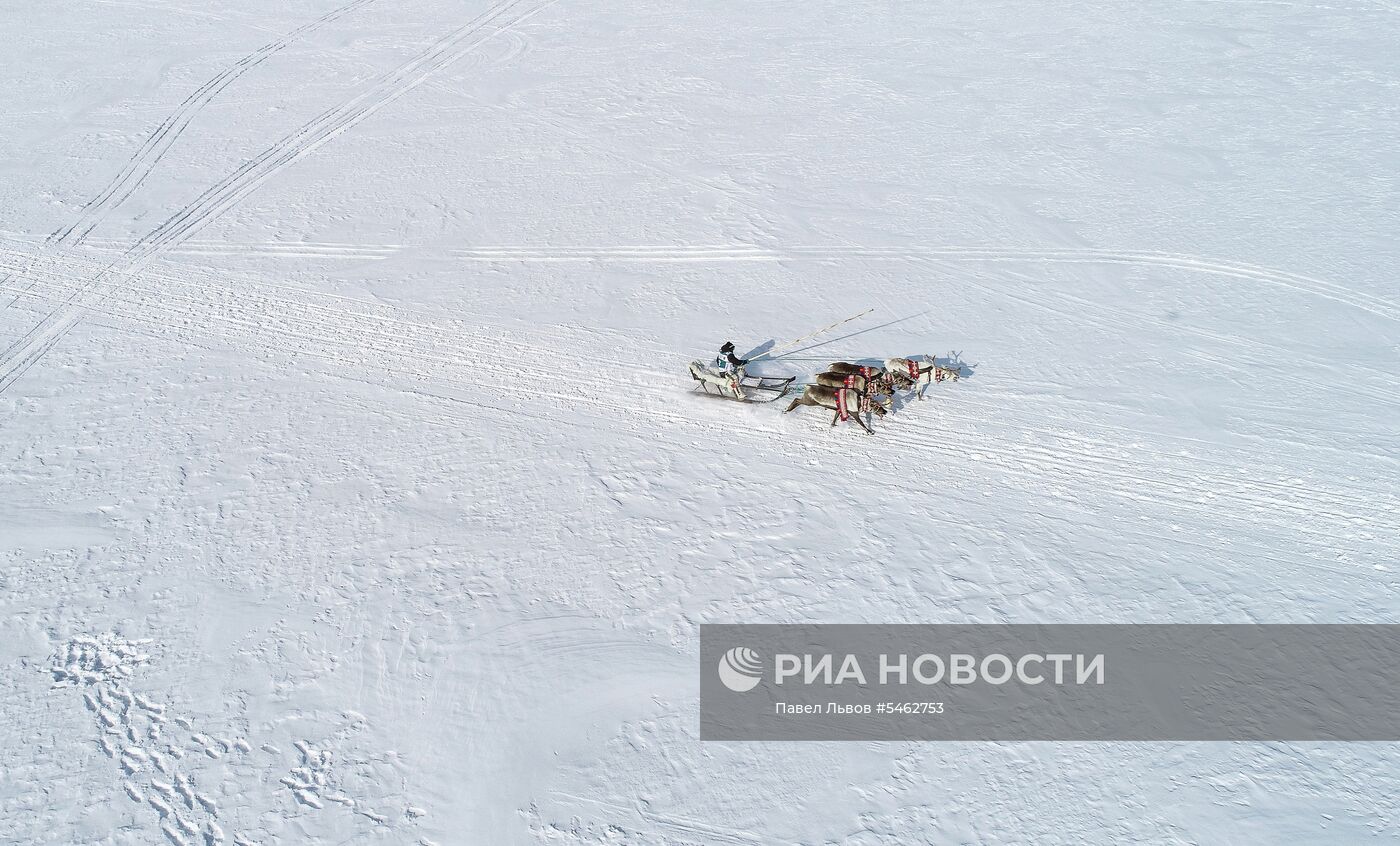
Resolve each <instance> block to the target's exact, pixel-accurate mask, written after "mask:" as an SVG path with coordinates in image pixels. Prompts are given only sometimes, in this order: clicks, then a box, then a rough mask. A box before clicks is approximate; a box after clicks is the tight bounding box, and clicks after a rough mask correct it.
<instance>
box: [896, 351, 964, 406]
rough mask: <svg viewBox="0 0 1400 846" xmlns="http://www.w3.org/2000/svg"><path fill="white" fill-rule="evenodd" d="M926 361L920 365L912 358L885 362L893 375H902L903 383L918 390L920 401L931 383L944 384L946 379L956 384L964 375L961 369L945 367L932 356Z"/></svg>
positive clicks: (927, 356)
mask: <svg viewBox="0 0 1400 846" xmlns="http://www.w3.org/2000/svg"><path fill="white" fill-rule="evenodd" d="M924 359H925V363H924V364H920V363H919V362H918V361H915V360H914V359H912V358H891V359H888V360H887V361H886V362H885V367H887V368H889V370H890V372H891V373H898V374H900V375H902V376H903V377H904V379H903V381H904V382H905V383H907V384H908V385H909V387H913V388H917V389H918V393H917V394H915V396H917V397H918V398H919V399H923V398H924V389H925V388H927V387H928V385H929V383H930V382H942V381H943V380H945V379H951V380H953V381H954V382H956V381H958V377H959V376H961V375H962V368H961V367H944V366H943V365H941V364H939V363H938V362H937V361H936V360H935V359H934V357H933V356H931V355H926V356H924Z"/></svg>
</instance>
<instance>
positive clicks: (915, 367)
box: [904, 358, 921, 382]
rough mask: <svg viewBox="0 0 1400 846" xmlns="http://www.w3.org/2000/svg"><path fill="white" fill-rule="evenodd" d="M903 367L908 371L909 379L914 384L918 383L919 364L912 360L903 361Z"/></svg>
mask: <svg viewBox="0 0 1400 846" xmlns="http://www.w3.org/2000/svg"><path fill="white" fill-rule="evenodd" d="M904 365H905V367H906V368H907V369H908V370H909V378H910V379H913V380H914V381H915V382H917V381H919V376H920V375H921V374H920V373H919V363H918V362H917V361H915V360H914V359H912V358H906V359H904Z"/></svg>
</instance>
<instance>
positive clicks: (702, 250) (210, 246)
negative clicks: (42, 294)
mask: <svg viewBox="0 0 1400 846" xmlns="http://www.w3.org/2000/svg"><path fill="white" fill-rule="evenodd" d="M90 246H93V247H97V248H99V249H105V250H113V249H120V246H119V245H116V244H114V243H113V242H105V243H95V242H94V243H91V244H90ZM405 249H409V248H408V247H406V246H405V245H402V244H341V243H335V242H267V243H256V244H229V243H224V242H215V241H187V242H184V243H183V244H182V245H181V246H179V247H177V248H173V249H171V250H169V252H170V253H172V254H179V255H208V256H237V255H251V256H280V257H284V258H323V259H347V260H374V259H383V258H389V257H391V256H394V255H396V254H398V253H401V252H403V251H404V250H405ZM446 254H447V255H448V256H450V257H452V258H456V259H460V260H464V261H476V262H486V263H512V262H520V263H532V264H533V263H543V264H548V263H568V262H579V263H587V262H640V263H651V262H655V263H665V262H699V263H705V262H728V261H736V262H765V261H767V262H792V261H842V260H863V261H893V262H911V261H920V260H930V259H938V260H945V261H959V262H964V263H976V262H995V263H1016V262H1026V263H1033V262H1042V263H1047V264H1123V265H1139V266H1158V267H1169V268H1174V269H1177V270H1188V271H1196V272H1201V273H1209V274H1212V275H1217V276H1228V277H1233V278H1238V279H1250V280H1254V281H1257V282H1263V283H1265V284H1270V285H1274V286H1276V287H1282V288H1288V289H1291V290H1295V291H1300V292H1303V293H1307V294H1311V295H1313V296H1318V297H1323V298H1325V299H1330V300H1333V301H1335V302H1340V303H1343V304H1345V305H1348V306H1350V307H1352V308H1357V309H1360V310H1362V311H1367V312H1370V313H1371V314H1374V315H1376V316H1378V317H1383V318H1385V319H1388V320H1394V321H1397V322H1400V303H1396V302H1393V301H1390V300H1387V299H1384V298H1381V297H1377V296H1374V295H1371V294H1366V293H1364V292H1360V291H1356V290H1353V289H1351V288H1346V287H1344V286H1341V285H1338V284H1336V283H1333V282H1328V281H1326V280H1323V279H1319V278H1317V277H1313V276H1305V275H1302V274H1298V273H1290V272H1288V271H1285V270H1280V269H1278V268H1272V267H1265V266H1263V265H1257V264H1249V263H1246V262H1240V261H1233V260H1225V259H1214V258H1210V257H1206V256H1198V255H1193V254H1190V253H1172V252H1160V251H1152V250H1109V249H1093V248H1075V249H1070V248H1065V249H1048V250H1030V249H1027V250H997V249H991V248H981V247H920V248H879V247H860V246H846V247H838V246H820V247H763V246H756V245H748V244H727V245H695V246H679V247H678V246H644V245H638V246H608V247H538V248H531V247H504V246H503V247H489V246H478V247H471V248H460V249H449V250H447V251H446Z"/></svg>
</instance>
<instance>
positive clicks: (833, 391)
mask: <svg viewBox="0 0 1400 846" xmlns="http://www.w3.org/2000/svg"><path fill="white" fill-rule="evenodd" d="M800 405H814V406H820V407H821V408H830V409H832V410H834V411H835V412H836V413H835V414H834V415H832V418H831V425H832V426H835V425H836V423H837V422H838V421H840V420H854V421H856V422H857V423H859V424H860V427H861V428H862V429H864V430H865V431H866V433H867V434H870V435H873V434H875V430H874V429H871V428H870V427H869V426H868V425H866V423H865V421H864V420H861V419H860V416H861V415H862V414H865V413H869V412H873V413H874V414H876V415H877V416H879V417H884V416H885V409H884V407H883V406H881V405H880V404H879V403H872V402H871V401H870V395H869V394H867V393H862V392H860V391H857V390H855V389H854V388H832V387H829V386H827V385H808V386H807V387H806V388H804V389H803V390H802V396H800V397H798V398H797V399H795V400H793V401H792V405H789V406H788V407H787V408H786V409H784V410H783V413H784V414H787V413H788V412H789V411H792V410H793V409H794V408H797V407H798V406H800Z"/></svg>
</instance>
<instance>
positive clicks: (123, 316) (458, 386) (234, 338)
mask: <svg viewBox="0 0 1400 846" xmlns="http://www.w3.org/2000/svg"><path fill="white" fill-rule="evenodd" d="M143 276H144V277H146V278H154V277H152V274H149V273H147V274H143ZM164 281H165V282H166V283H167V284H165V285H163V286H161V287H155V288H141V287H138V286H136V285H135V284H134V283H128V285H127V286H124V290H123V291H122V292H121V294H120V295H117V294H115V293H114V294H113V295H112V296H109V297H108V298H107V299H106V301H104V303H102V304H100V305H95V306H93V307H92V309H91V311H92V312H94V313H96V314H99V315H102V316H105V317H107V318H109V319H112V320H116V321H118V322H121V323H135V324H139V325H143V326H145V327H147V328H148V329H150V330H152V331H154V332H155V333H156V334H163V335H167V336H170V337H174V338H176V339H179V340H180V341H181V342H182V343H196V344H198V343H202V342H207V341H208V340H209V339H210V338H211V336H217V337H219V338H222V340H223V341H224V343H225V344H226V345H229V346H232V347H234V348H237V349H245V350H251V351H254V352H257V353H260V354H268V353H271V354H277V355H283V356H286V357H288V358H291V359H294V360H304V359H305V358H307V357H310V358H314V359H319V360H322V361H325V362H328V363H330V364H332V365H334V367H333V368H332V369H331V370H329V371H327V372H328V373H329V374H330V375H333V376H335V375H341V374H343V373H345V372H346V371H350V372H353V373H356V374H357V377H358V378H359V380H360V381H365V382H369V383H377V384H383V382H384V379H383V377H384V375H385V374H388V375H390V376H393V377H397V379H396V380H395V381H393V382H392V384H393V385H394V386H395V387H399V388H401V389H403V390H406V391H409V392H412V393H417V394H420V395H422V396H424V397H426V398H436V399H435V400H434V401H435V402H437V403H439V404H440V402H441V399H442V398H444V397H452V398H453V399H452V400H451V401H452V402H453V403H454V404H459V405H460V404H465V405H467V406H469V407H475V408H477V409H480V410H482V411H488V412H491V413H495V414H510V415H520V414H522V410H521V409H520V403H519V401H517V403H516V404H515V405H514V407H512V406H508V405H504V406H503V405H500V404H497V403H495V402H491V401H488V400H489V399H493V398H495V397H496V396H497V395H498V393H499V388H498V385H499V378H500V376H501V374H499V372H498V371H496V370H495V369H494V368H493V366H492V365H490V364H489V362H493V361H497V360H500V359H501V358H502V357H504V358H505V359H507V360H512V361H528V360H545V359H548V358H550V357H552V356H555V355H557V349H558V348H578V346H579V344H584V345H587V344H595V343H597V342H596V341H593V340H590V341H588V342H582V341H573V342H563V343H561V345H559V346H557V347H556V346H553V345H551V346H550V347H549V348H546V347H541V346H535V345H532V344H526V343H523V342H521V341H520V340H519V338H518V337H516V336H515V335H513V334H512V333H511V332H509V331H508V330H505V329H501V328H495V327H489V326H488V327H483V326H481V325H477V324H472V323H468V322H465V321H452V322H447V323H442V322H438V321H433V320H430V319H429V318H427V317H412V318H410V317H409V316H406V315H404V314H403V313H402V312H399V311H397V310H395V309H391V308H389V307H386V306H382V305H378V304H373V303H365V302H360V301H356V300H353V299H351V298H330V299H329V300H327V299H323V298H316V299H310V298H307V297H306V296H305V295H302V296H298V297H293V296H290V295H288V294H287V293H285V292H284V293H281V294H271V293H259V292H258V291H257V290H256V287H255V286H250V287H246V288H240V290H238V291H237V292H234V291H230V290H228V289H227V288H224V287H220V286H218V285H215V284H212V283H200V282H198V281H196V280H191V279H187V278H180V277H165V278H164ZM331 303H336V304H331ZM342 304H343V305H342ZM561 331H563V332H565V333H567V332H568V331H569V330H561ZM648 352H649V353H650V354H651V355H652V356H655V357H657V358H663V359H664V354H663V352H662V351H660V350H650V351H648ZM619 368H620V371H619V372H618V373H611V374H595V373H593V372H592V371H591V370H590V369H588V368H580V369H579V371H578V373H577V376H576V377H575V378H574V379H573V381H572V382H571V383H570V384H569V385H568V386H565V388H566V390H559V389H558V387H557V386H546V387H544V388H540V389H533V388H532V389H530V390H529V391H528V392H524V393H523V395H522V396H523V398H528V399H530V400H539V401H542V402H544V403H545V404H546V405H547V406H548V407H549V409H550V410H551V412H552V413H551V414H548V415H543V416H541V415H539V414H533V415H531V414H526V415H525V416H534V417H536V418H537V419H541V420H544V421H547V422H552V421H558V420H561V419H577V418H579V417H585V418H589V419H594V420H596V421H598V422H599V423H600V424H603V425H606V424H607V421H609V420H613V419H617V418H619V417H625V416H627V415H630V414H636V413H641V414H645V415H647V416H648V417H651V418H653V419H664V420H665V421H666V422H668V423H669V424H671V425H674V426H676V427H680V428H691V427H693V426H694V420H693V418H692V417H691V416H690V415H687V414H684V413H680V412H678V411H676V410H673V409H672V404H673V396H674V395H668V394H666V393H662V394H652V393H648V392H645V391H641V390H637V391H635V392H634V391H632V390H631V388H632V387H636V388H641V386H644V385H648V384H658V383H665V382H667V381H670V380H673V379H674V376H672V375H671V374H667V373H665V372H661V371H657V370H651V369H645V368H637V367H629V366H627V365H626V364H625V363H624V364H620V365H619ZM619 386H622V387H623V388H625V389H627V390H626V396H625V397H618V393H619ZM975 386H976V382H968V383H955V385H954V386H952V387H951V388H950V389H949V396H952V395H953V394H952V393H951V391H957V392H958V394H961V393H963V392H966V393H968V394H970V395H971V397H970V398H969V399H968V401H967V403H968V404H967V405H966V406H965V407H966V408H969V409H971V408H976V407H978V406H979V405H980V406H981V407H982V408H983V409H984V412H985V413H986V414H987V415H991V414H992V412H993V411H994V409H995V407H996V403H994V402H991V401H990V400H983V401H982V402H980V403H979V402H978V400H977V399H976V387H975ZM932 390H933V389H932V388H931V389H930V391H931V392H932ZM950 401H953V400H950ZM905 407H906V411H904V412H901V413H899V414H898V420H899V425H900V427H901V429H902V430H907V431H909V432H911V433H912V438H913V440H914V442H916V443H919V444H920V445H921V449H925V450H927V451H929V452H935V453H941V457H942V458H943V459H944V460H947V461H975V462H977V463H978V464H979V465H980V466H982V467H985V468H987V469H991V470H994V471H996V472H998V473H1000V474H1001V475H1003V476H1008V477H1014V478H1017V479H1030V480H1035V481H1038V482H1041V483H1043V484H1050V485H1054V484H1057V483H1060V482H1064V483H1072V484H1073V486H1074V487H1075V488H1076V489H1089V490H1100V491H1102V492H1104V493H1105V494H1106V495H1109V496H1112V497H1115V498H1120V499H1124V500H1128V501H1136V502H1155V503H1159V504H1164V505H1167V506H1169V507H1171V508H1173V509H1177V510H1188V511H1198V512H1209V513H1216V512H1220V511H1221V510H1222V509H1225V510H1227V511H1229V512H1230V513H1231V514H1233V515H1234V516H1235V518H1236V519H1239V520H1241V521H1249V522H1256V523H1266V524H1270V525H1274V526H1276V527H1278V528H1279V529H1280V530H1287V531H1292V532H1295V533H1297V534H1298V535H1301V536H1306V537H1308V538H1310V539H1311V540H1312V541H1314V542H1315V543H1316V544H1317V545H1318V546H1319V547H1323V548H1327V547H1331V546H1333V545H1334V544H1335V541H1336V539H1337V538H1338V537H1353V536H1355V535H1356V534H1357V533H1358V532H1360V531H1364V529H1365V527H1368V526H1383V525H1386V524H1387V521H1388V520H1389V517H1388V516H1387V515H1388V514H1390V513H1391V512H1392V509H1393V508H1395V507H1396V505H1397V503H1395V502H1394V497H1393V496H1391V495H1388V494H1387V493H1386V492H1385V491H1383V490H1379V489H1374V488H1364V489H1361V488H1358V489H1356V490H1348V489H1344V488H1341V487H1319V486H1318V485H1317V484H1315V483H1312V482H1308V483H1305V482H1304V480H1302V479H1297V478H1294V479H1291V480H1278V481H1268V480H1265V479H1261V478H1258V475H1257V468H1258V467H1259V466H1260V463H1261V462H1264V461H1266V459H1267V456H1266V455H1264V454H1260V455H1258V456H1253V457H1252V458H1251V459H1250V460H1246V458H1247V457H1246V456H1237V457H1236V460H1232V461H1224V460H1221V459H1212V458H1207V457H1202V456H1194V455H1192V456H1185V457H1183V456H1178V455H1170V454H1166V453H1163V452H1161V451H1159V450H1137V449H1129V448H1126V447H1124V446H1122V445H1117V446H1112V445H1110V444H1109V443H1108V442H1107V441H1105V440H1103V439H1101V438H1100V439H1094V438H1091V437H1086V436H1084V435H1082V434H1080V433H1079V430H1081V429H1083V428H1085V426H1084V425H1083V424H1082V423H1081V422H1080V421H1077V420H1076V421H1063V423H1064V425H1065V426H1072V429H1065V428H1057V429H1056V430H1054V431H1050V432H1045V431H1036V432H1030V431H1026V432H1019V433H1009V434H1008V436H1007V437H1005V438H1003V439H1002V440H1003V446H1004V449H1002V450H1000V451H992V450H982V449H977V448H969V447H965V446H959V445H953V444H949V443H948V442H947V440H946V438H944V437H941V435H943V434H944V430H942V429H941V428H939V427H938V426H936V425H935V424H932V423H929V422H926V421H927V418H926V415H921V414H919V413H918V410H919V409H920V408H921V407H923V408H934V407H935V406H934V405H930V404H925V403H917V402H914V403H912V404H910V403H906V405H905ZM806 416H811V417H812V418H813V419H815V418H816V417H819V416H820V415H806ZM457 420H458V421H460V422H465V420H464V419H463V418H457ZM449 425H453V424H450V423H449ZM1101 431H1102V430H1101ZM1119 431H1121V430H1119ZM749 435H750V436H752V437H754V438H756V439H758V440H769V439H771V434H770V433H768V432H765V431H763V430H761V429H754V430H751V431H750V432H749ZM903 440H908V439H903ZM753 446H754V448H756V449H757V448H759V444H758V443H755V444H753ZM863 452H865V453H866V454H868V455H871V456H876V455H878V456H881V457H882V458H883V459H884V460H885V462H886V464H887V466H889V467H891V468H892V467H895V466H897V465H898V463H899V462H900V461H901V459H902V457H903V456H904V455H905V450H904V449H903V448H902V447H900V446H899V445H898V444H892V443H890V442H889V441H888V439H883V440H882V439H876V440H874V441H873V442H872V443H871V444H870V445H869V446H867V447H865V448H864V449H863Z"/></svg>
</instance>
